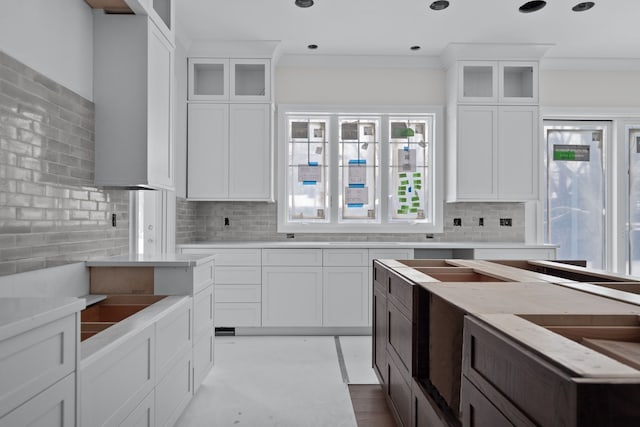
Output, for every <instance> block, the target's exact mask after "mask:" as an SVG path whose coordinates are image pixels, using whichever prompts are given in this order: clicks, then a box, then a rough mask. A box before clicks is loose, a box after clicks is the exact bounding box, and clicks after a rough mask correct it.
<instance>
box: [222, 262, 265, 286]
mask: <svg viewBox="0 0 640 427" xmlns="http://www.w3.org/2000/svg"><path fill="white" fill-rule="evenodd" d="M260 283H262V268H260V267H259V266H246V267H220V266H217V267H216V285H259V284H260Z"/></svg>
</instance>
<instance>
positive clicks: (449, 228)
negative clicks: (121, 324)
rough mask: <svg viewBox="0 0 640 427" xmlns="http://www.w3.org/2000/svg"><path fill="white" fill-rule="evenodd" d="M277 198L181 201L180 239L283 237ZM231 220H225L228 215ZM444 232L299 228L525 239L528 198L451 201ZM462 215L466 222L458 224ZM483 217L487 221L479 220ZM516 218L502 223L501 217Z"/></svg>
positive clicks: (362, 237)
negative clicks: (524, 200)
mask: <svg viewBox="0 0 640 427" xmlns="http://www.w3.org/2000/svg"><path fill="white" fill-rule="evenodd" d="M276 206H277V205H276V204H275V203H260V202H190V201H187V200H185V199H178V200H177V215H176V216H177V224H176V228H177V230H178V232H177V234H176V243H178V244H180V243H191V242H196V241H277V240H286V234H284V233H277V232H276V226H277V217H276V209H277V207H276ZM225 217H226V218H229V225H228V226H225V225H224V218H225ZM444 218H445V225H444V232H443V233H439V234H434V235H433V238H430V239H427V237H426V234H425V233H416V234H382V233H381V234H361V233H358V234H356V233H354V234H344V233H340V234H325V233H321V234H318V233H295V239H296V240H306V241H331V240H346V241H369V240H371V241H419V242H422V241H425V242H427V241H435V242H439V241H448V242H461V241H465V242H524V236H525V232H524V205H523V204H522V203H451V204H449V203H445V205H444ZM455 218H460V221H461V225H460V226H454V219H455ZM480 218H482V219H483V222H484V225H483V226H480V225H479V220H480ZM501 218H502V219H507V218H510V219H511V226H501V225H500V219H501Z"/></svg>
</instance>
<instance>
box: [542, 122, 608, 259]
mask: <svg viewBox="0 0 640 427" xmlns="http://www.w3.org/2000/svg"><path fill="white" fill-rule="evenodd" d="M607 129H608V127H607V124H604V123H598V122H588V121H585V122H560V121H553V120H545V122H544V134H545V163H546V174H545V175H546V182H545V184H546V197H545V241H546V242H547V243H553V244H557V245H559V248H558V251H557V258H558V259H574V260H586V261H587V263H588V266H589V267H591V268H600V269H604V268H606V265H605V260H606V257H605V251H606V244H605V243H606V242H605V233H606V226H605V215H606V212H605V207H606V194H605V193H606V192H605V189H606V182H605V181H606V174H605V167H606V163H605V161H606V157H605V152H606V150H605V147H606V138H607V137H608V132H607Z"/></svg>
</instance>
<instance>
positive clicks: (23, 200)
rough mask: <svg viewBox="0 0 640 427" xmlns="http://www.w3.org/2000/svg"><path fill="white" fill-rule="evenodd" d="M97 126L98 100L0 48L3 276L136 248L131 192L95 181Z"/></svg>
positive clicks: (0, 256) (0, 248)
mask: <svg viewBox="0 0 640 427" xmlns="http://www.w3.org/2000/svg"><path fill="white" fill-rule="evenodd" d="M93 128H94V106H93V103H91V102H90V101H88V100H86V99H84V98H82V97H80V96H78V95H77V94H75V93H73V92H72V91H70V90H68V89H66V88H65V87H63V86H60V85H59V84H58V83H56V82H54V81H52V80H51V79H49V78H47V77H46V76H43V75H42V74H40V73H38V72H37V71H35V70H33V69H31V68H29V67H27V66H25V65H24V64H21V63H20V62H18V61H16V60H15V59H13V58H11V57H10V56H8V55H6V54H4V53H2V52H0V178H1V179H0V275H5V274H12V273H17V272H23V271H30V270H34V269H38V268H45V267H51V266H56V265H62V264H67V263H70V262H78V261H82V260H86V259H89V258H92V257H102V256H112V255H120V254H125V253H128V251H129V247H128V245H129V238H128V229H129V219H128V218H129V217H128V210H129V193H128V191H126V190H112V189H109V190H106V189H101V188H96V187H94V186H93V177H94V149H95V147H94V131H93ZM112 213H115V214H116V215H118V219H119V220H118V226H117V227H112V226H111V221H110V219H111V214H112Z"/></svg>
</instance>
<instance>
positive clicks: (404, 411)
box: [386, 358, 411, 427]
mask: <svg viewBox="0 0 640 427" xmlns="http://www.w3.org/2000/svg"><path fill="white" fill-rule="evenodd" d="M387 379H388V382H387V389H386V393H387V396H388V397H389V400H390V401H391V408H392V410H393V411H394V412H395V415H396V419H397V420H399V421H400V424H401V426H402V427H409V426H410V425H411V387H410V386H409V384H407V382H406V381H405V378H404V376H403V375H402V374H401V373H400V370H399V369H398V368H397V367H396V366H395V364H394V363H393V360H392V358H388V359H387Z"/></svg>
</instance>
